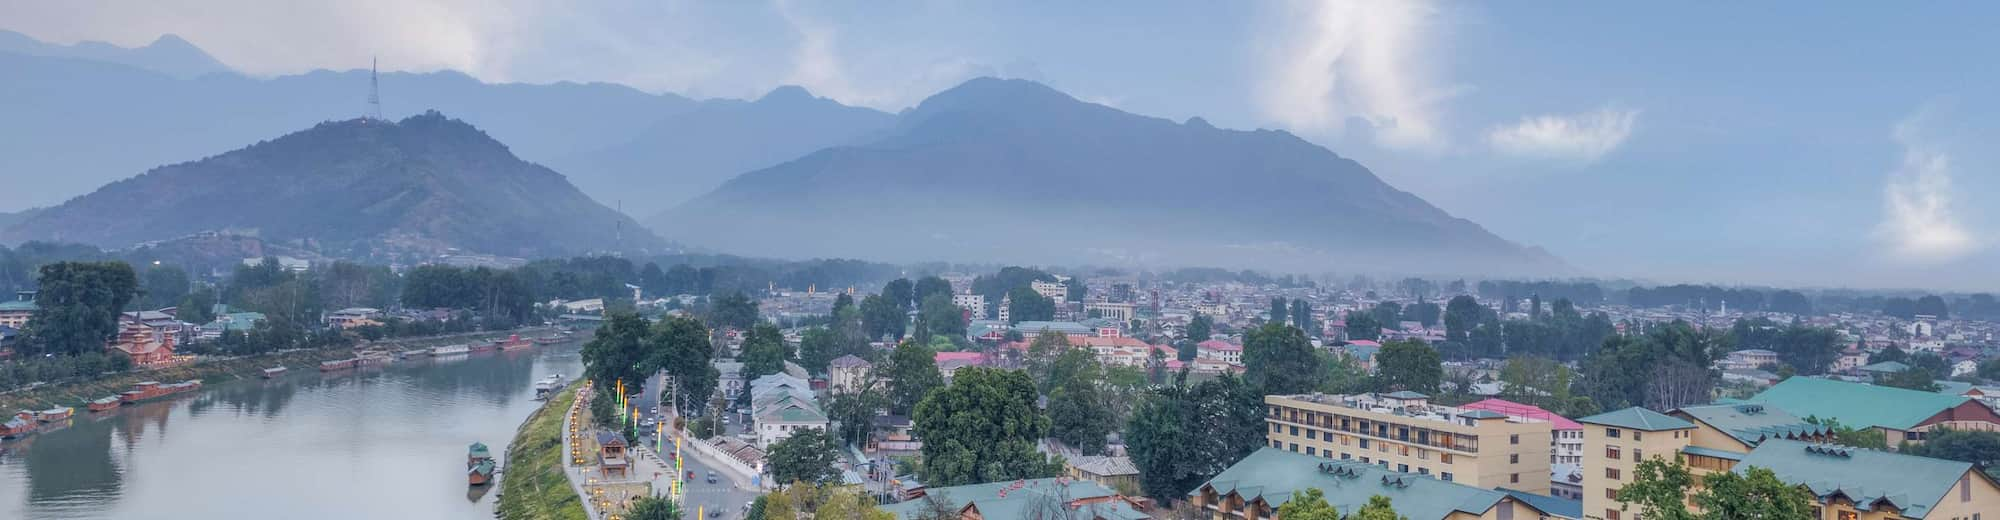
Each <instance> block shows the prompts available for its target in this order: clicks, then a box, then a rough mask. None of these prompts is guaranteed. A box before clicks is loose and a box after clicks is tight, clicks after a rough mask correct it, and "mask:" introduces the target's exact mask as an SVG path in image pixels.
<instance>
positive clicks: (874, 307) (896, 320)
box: [861, 295, 910, 341]
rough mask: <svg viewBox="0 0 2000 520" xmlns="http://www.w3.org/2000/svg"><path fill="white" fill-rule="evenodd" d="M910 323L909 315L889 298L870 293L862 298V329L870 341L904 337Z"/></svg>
mask: <svg viewBox="0 0 2000 520" xmlns="http://www.w3.org/2000/svg"><path fill="white" fill-rule="evenodd" d="M909 324H910V320H909V315H908V314H907V313H905V312H904V309H903V308H902V307H898V306H897V305H896V303H895V302H894V301H892V300H890V299H889V298H885V297H883V296H881V295H869V296H867V297H863V298H862V299H861V329H862V332H863V333H864V334H865V335H867V337H868V340H869V341H875V340H880V339H883V338H890V339H902V337H903V333H904V332H905V331H907V329H908V327H909Z"/></svg>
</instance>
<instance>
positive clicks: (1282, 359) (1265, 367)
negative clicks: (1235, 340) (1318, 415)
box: [1243, 322, 1326, 395]
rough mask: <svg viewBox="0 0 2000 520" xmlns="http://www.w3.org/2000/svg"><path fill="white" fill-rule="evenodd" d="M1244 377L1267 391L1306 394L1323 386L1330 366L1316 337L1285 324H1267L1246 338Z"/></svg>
mask: <svg viewBox="0 0 2000 520" xmlns="http://www.w3.org/2000/svg"><path fill="white" fill-rule="evenodd" d="M1243 369H1244V370H1243V377H1244V379H1245V380H1247V381H1249V383H1250V385H1251V386H1254V387H1257V388H1258V389H1261V390H1262V391H1263V392H1264V393H1265V394H1283V395H1291V394H1303V393H1307V392H1312V391H1314V390H1316V389H1318V388H1319V384H1320V381H1321V378H1323V377H1325V375H1326V369H1325V367H1323V366H1321V359H1320V357H1319V355H1318V352H1317V351H1314V350H1313V346H1312V340H1308V339H1306V335H1305V333H1304V332H1301V331H1299V329H1298V328H1296V327H1291V326H1287V325H1285V324H1283V323H1277V322H1273V323H1266V324H1264V326H1262V327H1258V328H1257V329H1256V330H1252V331H1250V335H1249V337H1247V338H1245V339H1244V341H1243Z"/></svg>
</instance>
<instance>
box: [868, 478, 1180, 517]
mask: <svg viewBox="0 0 2000 520" xmlns="http://www.w3.org/2000/svg"><path fill="white" fill-rule="evenodd" d="M1116 494H1118V492H1117V491H1113V490H1111V488H1107V487H1104V485H1103V484H1098V483H1096V482H1092V481H1089V480H1080V479H1066V478H1065V479H1056V478H1038V479H1030V480H1021V481H1014V480H1009V481H1004V482H989V483H985V484H969V485H964V486H952V487H942V488H929V489H925V490H924V495H925V496H926V497H934V498H936V499H938V500H939V501H941V502H943V503H944V504H945V505H947V506H949V507H950V508H951V509H952V510H953V511H957V510H960V509H964V508H965V505H966V503H968V502H970V503H971V504H973V505H974V506H976V507H978V508H979V514H980V516H982V517H985V518H987V519H989V520H1022V519H1027V518H1038V517H1039V518H1049V517H1052V516H1054V515H1051V514H1037V513H1054V514H1055V515H1062V516H1064V517H1067V518H1071V519H1075V520H1091V519H1094V518H1106V519H1111V520H1144V519H1146V518H1147V516H1146V514H1145V513H1141V512H1139V511H1138V510H1136V509H1133V508H1132V505H1131V504H1128V503H1125V502H1124V501H1119V500H1112V501H1107V502H1102V503H1097V504H1091V505H1087V506H1083V507H1081V508H1078V509H1075V510H1067V511H1064V512H1053V511H1047V512H1038V511H1035V508H1037V507H1048V505H1049V504H1050V502H1049V500H1048V499H1047V497H1050V496H1060V497H1066V498H1068V499H1069V500H1072V501H1075V500H1085V499H1092V498H1101V497H1108V496H1112V495H1116ZM925 502H926V500H925V499H917V500H909V501H904V502H899V503H895V504H885V505H883V506H882V510H884V511H888V512H889V513H891V514H894V515H896V518H898V519H902V520H907V519H911V518H917V517H920V516H923V513H925V510H926V509H927V505H926V504H925Z"/></svg>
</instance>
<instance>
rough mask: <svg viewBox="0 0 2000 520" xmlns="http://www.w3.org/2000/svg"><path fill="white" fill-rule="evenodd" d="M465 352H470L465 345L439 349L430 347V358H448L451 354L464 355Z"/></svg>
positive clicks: (446, 346)
mask: <svg viewBox="0 0 2000 520" xmlns="http://www.w3.org/2000/svg"><path fill="white" fill-rule="evenodd" d="M466 352H471V349H468V348H466V347H465V345H445V346H441V347H431V355H432V356H449V355H452V354H464V353H466Z"/></svg>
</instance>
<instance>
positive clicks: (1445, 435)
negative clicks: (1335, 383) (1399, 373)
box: [1264, 392, 1553, 518]
mask: <svg viewBox="0 0 2000 520" xmlns="http://www.w3.org/2000/svg"><path fill="white" fill-rule="evenodd" d="M1264 404H1265V405H1266V415H1265V423H1267V424H1268V425H1269V426H1270V429H1269V430H1267V431H1266V432H1265V439H1266V440H1267V441H1268V442H1269V444H1270V446H1271V447H1273V448H1277V449H1281V450H1285V451H1291V452H1297V453H1303V454H1306V455H1310V456H1315V457H1324V458H1327V459H1337V460H1343V461H1356V462H1360V463H1363V464H1376V465H1380V466H1382V467H1383V468H1385V469H1389V470H1394V471H1396V472H1399V473H1412V474H1415V475H1420V476H1428V477H1434V478H1437V479H1438V480H1443V481H1446V482H1457V483H1461V484H1466V485H1469V486H1475V487H1482V488H1489V489H1491V488H1500V487H1505V488H1510V489H1516V490H1521V491H1527V492H1530V493H1536V494H1547V493H1548V491H1549V442H1550V440H1551V431H1552V429H1551V428H1552V426H1553V424H1552V423H1550V422H1549V421H1547V420H1538V419H1532V418H1525V417H1522V418H1517V417H1509V416H1507V415H1504V414H1500V413H1496V412H1491V411H1487V410H1469V409H1463V408H1455V407H1449V406H1437V405H1432V404H1430V398H1429V397H1428V396H1425V395H1424V394H1419V393H1416V392H1396V393H1392V394H1355V395H1327V394H1301V395H1270V396H1265V397H1264ZM1413 518H1414V517H1413Z"/></svg>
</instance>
